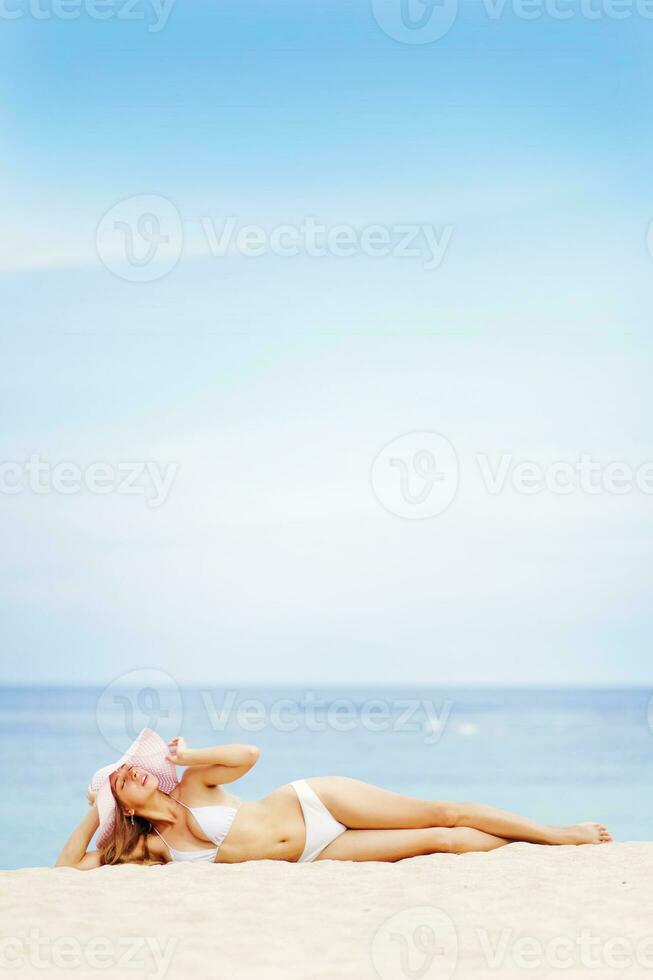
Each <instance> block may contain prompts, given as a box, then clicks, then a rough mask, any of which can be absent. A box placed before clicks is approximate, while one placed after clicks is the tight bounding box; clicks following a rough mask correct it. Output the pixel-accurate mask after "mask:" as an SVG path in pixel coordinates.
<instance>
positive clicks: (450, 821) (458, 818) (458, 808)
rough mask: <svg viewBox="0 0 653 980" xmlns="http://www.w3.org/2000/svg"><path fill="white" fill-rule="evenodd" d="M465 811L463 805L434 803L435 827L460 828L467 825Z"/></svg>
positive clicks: (433, 817) (433, 816)
mask: <svg viewBox="0 0 653 980" xmlns="http://www.w3.org/2000/svg"><path fill="white" fill-rule="evenodd" d="M465 813H466V811H465V809H464V804H462V803H449V802H436V803H433V814H432V820H433V826H434V827H460V826H461V825H462V824H464V823H465Z"/></svg>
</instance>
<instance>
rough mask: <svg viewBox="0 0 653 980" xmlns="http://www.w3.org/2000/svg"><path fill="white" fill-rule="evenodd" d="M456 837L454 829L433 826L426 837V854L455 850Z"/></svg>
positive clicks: (447, 852) (446, 852)
mask: <svg viewBox="0 0 653 980" xmlns="http://www.w3.org/2000/svg"><path fill="white" fill-rule="evenodd" d="M455 847H456V838H455V834H454V832H453V830H449V829H448V828H445V827H433V828H432V829H431V830H429V831H428V836H427V839H426V850H425V853H426V854H439V853H442V854H450V853H453V852H454V851H455Z"/></svg>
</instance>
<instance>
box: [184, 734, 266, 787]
mask: <svg viewBox="0 0 653 980" xmlns="http://www.w3.org/2000/svg"><path fill="white" fill-rule="evenodd" d="M169 744H170V755H169V756H168V758H169V759H170V760H171V761H172V762H174V763H175V765H177V766H189V767H193V768H195V767H201V769H199V768H198V769H197V776H198V777H199V778H201V780H202V782H203V783H204V784H205V785H206V786H215V785H217V784H222V783H233V782H234V781H235V780H236V779H240V777H241V776H244V775H245V773H246V772H249V770H250V769H251V768H252V766H253V765H255V763H256V762H257V760H258V757H259V755H260V754H261V753H260V751H259V749H258V748H257V747H256V746H255V745H213V746H211V748H208V749H190V748H188V746H187V745H186V742H185V741H184V739H183V738H173V739H172V741H171V742H170V743H169ZM193 775H195V773H194V774H193Z"/></svg>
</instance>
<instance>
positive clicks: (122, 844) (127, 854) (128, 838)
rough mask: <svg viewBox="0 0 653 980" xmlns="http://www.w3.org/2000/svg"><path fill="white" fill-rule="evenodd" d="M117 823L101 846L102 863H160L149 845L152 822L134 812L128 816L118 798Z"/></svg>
mask: <svg viewBox="0 0 653 980" xmlns="http://www.w3.org/2000/svg"><path fill="white" fill-rule="evenodd" d="M114 799H115V801H116V823H115V827H114V831H113V834H112V835H111V839H110V840H109V841H107V843H106V844H104V845H103V846H102V847H100V860H101V861H102V864H129V863H137V864H160V863H161V862H160V861H157V860H156V858H153V857H152V854H151V853H150V848H149V846H148V837H149V835H150V834H151V832H152V824H151V823H150V821H149V820H146V819H145V818H144V817H139V816H138V815H137V814H134V816H133V817H128V816H127V815H126V814H125V813H124V811H123V808H122V805H121V803H120V801H119V800H118V799H117V798H116V795H115V793H114Z"/></svg>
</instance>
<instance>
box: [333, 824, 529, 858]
mask: <svg viewBox="0 0 653 980" xmlns="http://www.w3.org/2000/svg"><path fill="white" fill-rule="evenodd" d="M511 843H512V841H509V840H505V838H503V837H493V836H492V834H484V833H483V832H482V831H480V830H472V829H471V828H470V827H454V828H451V829H443V828H441V827H427V828H423V829H421V830H346V831H345V832H344V834H341V835H340V837H337V838H336V839H335V840H334V841H332V842H331V844H329V845H328V846H327V847H325V848H324V850H323V851H322V853H321V854H320V855H319V857H318V858H316V860H317V861H400V860H401V859H402V858H409V857H416V856H417V855H418V854H437V853H439V852H443V853H447V854H464V853H466V852H467V851H493V850H494V848H495V847H503V845H504V844H511Z"/></svg>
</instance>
